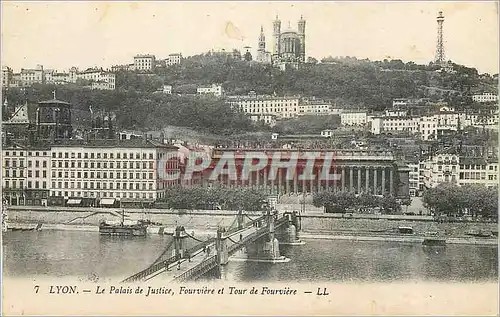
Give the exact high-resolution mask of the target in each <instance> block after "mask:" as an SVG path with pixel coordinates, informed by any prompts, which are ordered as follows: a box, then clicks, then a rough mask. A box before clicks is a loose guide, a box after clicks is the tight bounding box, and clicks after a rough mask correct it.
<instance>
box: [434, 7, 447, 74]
mask: <svg viewBox="0 0 500 317" xmlns="http://www.w3.org/2000/svg"><path fill="white" fill-rule="evenodd" d="M437 23H438V33H437V45H436V58H435V60H434V61H435V62H436V64H439V65H443V64H444V63H445V56H444V45H443V23H444V16H443V11H439V14H438V16H437Z"/></svg>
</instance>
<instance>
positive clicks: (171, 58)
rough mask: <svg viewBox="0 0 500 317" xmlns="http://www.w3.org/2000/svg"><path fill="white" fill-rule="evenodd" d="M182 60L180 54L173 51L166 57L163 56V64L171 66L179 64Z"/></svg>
mask: <svg viewBox="0 0 500 317" xmlns="http://www.w3.org/2000/svg"><path fill="white" fill-rule="evenodd" d="M181 60H182V54H180V53H174V54H169V55H168V57H167V58H165V66H172V65H177V64H180V63H181Z"/></svg>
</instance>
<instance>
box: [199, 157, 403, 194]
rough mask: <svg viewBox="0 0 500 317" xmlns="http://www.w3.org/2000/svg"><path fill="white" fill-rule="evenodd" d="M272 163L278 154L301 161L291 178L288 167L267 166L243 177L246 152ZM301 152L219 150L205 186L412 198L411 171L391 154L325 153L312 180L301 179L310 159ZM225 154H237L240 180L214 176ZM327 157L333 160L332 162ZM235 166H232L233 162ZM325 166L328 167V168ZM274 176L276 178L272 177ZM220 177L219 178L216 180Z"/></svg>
mask: <svg viewBox="0 0 500 317" xmlns="http://www.w3.org/2000/svg"><path fill="white" fill-rule="evenodd" d="M264 150H265V153H266V154H267V155H268V157H269V160H270V161H272V159H273V157H275V155H279V156H280V158H281V161H282V162H283V161H284V160H285V159H289V160H290V159H291V158H292V157H295V158H297V164H296V167H291V168H292V169H293V170H294V173H293V177H290V178H287V177H286V176H287V168H284V167H281V168H273V167H272V164H267V166H266V167H265V168H263V169H262V170H260V171H253V172H251V173H250V175H249V177H248V179H247V180H245V179H243V178H242V174H241V170H242V164H243V160H244V158H245V153H246V152H258V151H264ZM304 152H307V151H301V150H293V149H289V150H283V149H269V148H266V149H244V150H243V149H227V148H225V149H215V150H214V151H213V153H212V164H211V165H210V167H209V168H208V169H207V170H205V175H204V176H203V179H204V180H205V184H207V185H208V184H211V183H213V184H222V185H225V186H229V187H235V186H238V187H251V188H261V189H266V190H268V192H270V193H275V194H280V195H282V194H298V193H303V192H307V193H313V192H317V191H324V190H326V191H335V192H340V191H344V192H352V193H356V194H360V193H366V192H367V193H372V194H375V195H384V194H388V195H394V196H396V197H400V198H406V197H408V196H409V184H408V182H409V179H408V173H409V169H408V167H407V166H405V165H401V164H399V163H398V162H396V160H395V158H394V157H393V155H392V153H391V152H388V151H368V150H334V149H331V150H323V151H322V152H320V153H319V155H318V157H317V158H316V159H315V160H314V164H311V163H309V164H311V167H312V169H311V171H312V174H311V175H312V177H307V179H306V177H303V176H302V177H301V175H302V174H303V173H304V172H305V169H306V165H308V161H310V159H308V158H307V157H305V155H304ZM223 153H226V155H227V153H233V155H234V157H235V161H234V162H235V163H234V164H236V170H237V171H238V175H237V177H236V179H231V178H230V177H228V176H227V175H218V177H217V178H216V177H212V178H213V179H211V174H212V173H214V167H215V166H216V165H217V163H218V162H219V160H220V159H221V158H222V157H223V155H224V154H223ZM327 157H333V160H331V161H330V162H328V159H325V158H327ZM230 164H231V163H230ZM324 166H327V167H326V168H325V167H324ZM326 170H327V171H328V173H329V174H330V175H336V177H335V178H334V179H332V180H325V179H324V177H323V174H324V172H325V171H326ZM271 175H274V176H276V177H271ZM215 178H216V179H215Z"/></svg>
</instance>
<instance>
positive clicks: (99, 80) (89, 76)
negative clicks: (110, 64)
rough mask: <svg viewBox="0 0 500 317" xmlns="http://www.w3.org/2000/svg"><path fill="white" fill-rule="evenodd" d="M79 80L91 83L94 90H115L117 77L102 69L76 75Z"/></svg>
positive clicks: (88, 70) (89, 70)
mask: <svg viewBox="0 0 500 317" xmlns="http://www.w3.org/2000/svg"><path fill="white" fill-rule="evenodd" d="M76 77H77V78H78V79H84V80H88V81H90V82H91V87H92V89H103V90H115V88H116V75H115V74H114V73H111V72H107V71H103V70H102V69H87V70H85V71H83V72H79V73H77V74H76Z"/></svg>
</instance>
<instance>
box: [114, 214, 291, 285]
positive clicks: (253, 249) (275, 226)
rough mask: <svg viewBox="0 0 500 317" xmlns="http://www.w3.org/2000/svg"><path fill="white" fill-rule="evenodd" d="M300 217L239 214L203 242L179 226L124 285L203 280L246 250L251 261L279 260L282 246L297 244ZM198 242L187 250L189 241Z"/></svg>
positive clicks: (124, 281)
mask: <svg viewBox="0 0 500 317" xmlns="http://www.w3.org/2000/svg"><path fill="white" fill-rule="evenodd" d="M299 231H300V216H299V215H298V213H297V212H295V211H294V212H285V213H283V214H279V213H278V211H266V212H264V213H263V215H262V216H260V217H257V218H254V219H252V218H251V217H250V216H248V215H247V214H245V213H243V212H242V211H240V212H239V213H238V215H237V216H236V217H235V219H234V220H233V222H232V223H231V225H230V226H229V227H227V228H225V227H219V228H218V229H217V236H216V237H213V238H209V239H206V240H200V239H198V238H196V237H195V236H194V235H192V234H189V233H188V232H187V231H186V230H185V228H184V227H183V226H177V227H176V228H175V231H174V232H173V240H171V242H170V243H168V244H167V245H166V246H165V249H164V251H163V252H162V253H161V254H160V256H159V257H158V258H157V259H156V260H155V261H154V262H153V263H152V264H151V265H150V266H148V267H147V268H145V269H144V270H142V271H140V272H138V273H136V274H134V275H132V276H129V277H128V278H126V279H124V280H123V281H122V282H123V283H129V282H141V281H148V280H151V279H159V278H161V279H162V280H167V281H170V282H182V281H188V280H195V279H197V278H200V277H201V276H203V275H204V274H206V273H207V272H209V271H212V270H217V271H216V272H218V273H219V274H220V272H221V269H222V266H223V265H225V264H227V263H228V261H229V257H231V256H232V255H234V254H235V253H236V252H238V251H240V250H242V249H244V250H245V253H246V256H247V258H248V259H256V260H264V261H270V262H273V261H279V260H282V259H283V258H284V257H282V256H280V254H279V244H280V243H281V244H292V245H293V244H298V243H300V240H299V238H298V232H299ZM188 239H192V240H194V241H196V242H197V243H196V244H195V245H194V246H192V247H190V248H185V246H186V244H187V240H188Z"/></svg>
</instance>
